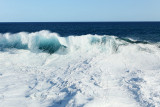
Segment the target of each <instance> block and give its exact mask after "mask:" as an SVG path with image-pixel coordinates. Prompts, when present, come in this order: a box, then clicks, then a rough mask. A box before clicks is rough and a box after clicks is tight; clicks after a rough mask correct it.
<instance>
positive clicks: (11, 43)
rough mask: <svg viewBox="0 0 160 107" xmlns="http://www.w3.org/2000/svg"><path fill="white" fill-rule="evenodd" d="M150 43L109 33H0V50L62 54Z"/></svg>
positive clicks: (112, 49)
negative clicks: (64, 34) (24, 50)
mask: <svg viewBox="0 0 160 107" xmlns="http://www.w3.org/2000/svg"><path fill="white" fill-rule="evenodd" d="M137 43H140V44H148V42H146V41H136V40H132V39H129V38H118V37H116V36H108V35H90V34H88V35H81V36H68V37H60V36H59V34H57V33H51V32H49V31H47V30H42V31H39V32H34V33H27V32H20V33H16V34H10V33H5V34H0V50H1V51H3V50H5V49H11V48H15V49H28V50H30V51H32V52H47V53H50V54H52V53H55V52H59V53H62V54H65V53H68V52H73V51H76V50H81V51H89V50H99V51H107V52H111V53H112V52H116V51H117V50H118V48H119V46H125V45H128V44H137Z"/></svg>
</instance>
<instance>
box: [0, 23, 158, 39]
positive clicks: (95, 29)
mask: <svg viewBox="0 0 160 107" xmlns="http://www.w3.org/2000/svg"><path fill="white" fill-rule="evenodd" d="M41 30H49V31H50V32H56V33H58V34H59V35H60V36H62V37H66V36H70V35H74V36H81V35H86V34H93V35H94V34H97V35H111V36H117V37H120V38H128V37H129V38H132V39H136V40H140V41H150V42H159V41H160V22H29V23H28V22H25V23H24V22H21V23H13V22H12V23H0V33H1V34H4V33H13V34H14V33H19V32H28V33H31V32H38V31H41Z"/></svg>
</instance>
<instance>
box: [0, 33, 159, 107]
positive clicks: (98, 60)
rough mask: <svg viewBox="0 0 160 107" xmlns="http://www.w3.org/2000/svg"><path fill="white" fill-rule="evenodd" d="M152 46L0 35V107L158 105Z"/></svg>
mask: <svg viewBox="0 0 160 107" xmlns="http://www.w3.org/2000/svg"><path fill="white" fill-rule="evenodd" d="M159 46H160V45H159V43H158V42H154V43H153V42H152V43H151V42H149V41H140V40H134V39H131V38H120V37H117V36H108V35H91V34H88V35H81V36H76V35H70V36H67V37H61V36H59V34H58V33H52V32H49V31H47V30H43V31H39V32H33V33H27V32H20V33H15V34H11V33H5V34H0V106H2V107H3V106H22V107H23V106H34V107H48V106H49V107H64V106H66V107H77V106H85V107H94V106H95V107H111V106H112V107H118V106H122V107H139V106H142V107H144V106H145V107H154V106H157V107H158V106H160V94H159V93H160V87H159V86H160V84H159V80H160V79H159V76H160V63H159V62H160V49H159Z"/></svg>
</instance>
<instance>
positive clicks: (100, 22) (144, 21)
mask: <svg viewBox="0 0 160 107" xmlns="http://www.w3.org/2000/svg"><path fill="white" fill-rule="evenodd" d="M87 22H88V23H96V22H98V23H105V22H106V23H107V22H160V21H35V22H34V21H30V22H29V21H24V22H23V21H22V22H21V21H15V22H10V21H9V22H0V23H87Z"/></svg>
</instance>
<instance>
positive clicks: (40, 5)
mask: <svg viewBox="0 0 160 107" xmlns="http://www.w3.org/2000/svg"><path fill="white" fill-rule="evenodd" d="M50 21H52V22H60V21H63V22H64V21H160V0H0V22H50Z"/></svg>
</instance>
